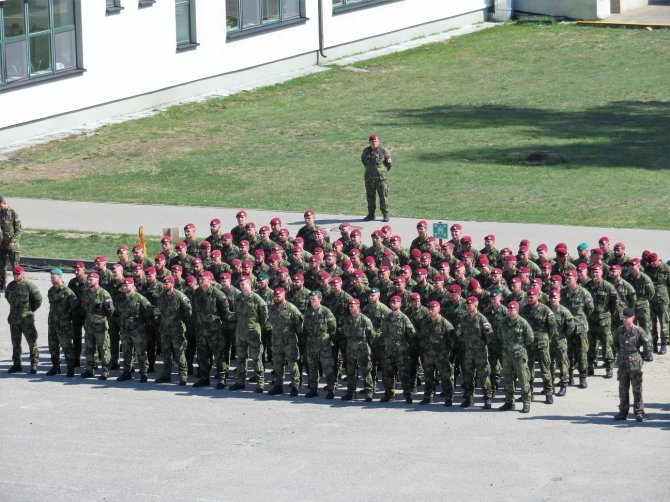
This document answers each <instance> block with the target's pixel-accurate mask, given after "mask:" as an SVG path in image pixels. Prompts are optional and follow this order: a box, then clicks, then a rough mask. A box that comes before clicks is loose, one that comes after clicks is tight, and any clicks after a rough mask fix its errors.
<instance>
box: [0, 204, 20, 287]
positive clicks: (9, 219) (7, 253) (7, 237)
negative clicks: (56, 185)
mask: <svg viewBox="0 0 670 502" xmlns="http://www.w3.org/2000/svg"><path fill="white" fill-rule="evenodd" d="M0 233H1V234H2V235H0V292H2V291H4V289H5V286H6V284H7V260H8V259H9V263H10V264H11V267H12V268H14V267H15V266H16V265H18V264H19V261H20V259H21V254H20V252H19V238H20V237H21V220H20V219H19V215H18V213H17V212H16V211H14V210H13V209H12V208H7V209H6V210H4V211H0ZM10 243H13V244H14V248H13V249H9V245H10Z"/></svg>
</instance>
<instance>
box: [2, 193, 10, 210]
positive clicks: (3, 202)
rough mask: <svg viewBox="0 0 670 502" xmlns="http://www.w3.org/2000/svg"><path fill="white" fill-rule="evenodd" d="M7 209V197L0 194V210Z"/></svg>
mask: <svg viewBox="0 0 670 502" xmlns="http://www.w3.org/2000/svg"><path fill="white" fill-rule="evenodd" d="M7 209H9V204H8V203H7V199H5V198H4V197H3V196H2V195H0V211H7Z"/></svg>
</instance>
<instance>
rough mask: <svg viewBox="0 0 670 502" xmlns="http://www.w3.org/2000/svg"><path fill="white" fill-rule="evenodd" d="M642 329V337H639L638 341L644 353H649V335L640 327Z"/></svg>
mask: <svg viewBox="0 0 670 502" xmlns="http://www.w3.org/2000/svg"><path fill="white" fill-rule="evenodd" d="M640 331H641V332H642V333H641V334H640V338H639V342H638V343H639V345H642V353H643V354H644V355H648V354H649V348H650V347H649V337H647V334H646V333H645V332H644V330H643V329H641V328H640ZM639 345H638V346H639Z"/></svg>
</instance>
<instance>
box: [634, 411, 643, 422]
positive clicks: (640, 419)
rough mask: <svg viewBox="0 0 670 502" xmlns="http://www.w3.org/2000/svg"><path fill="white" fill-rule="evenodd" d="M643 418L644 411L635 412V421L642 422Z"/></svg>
mask: <svg viewBox="0 0 670 502" xmlns="http://www.w3.org/2000/svg"><path fill="white" fill-rule="evenodd" d="M643 420H644V413H636V414H635V421H636V422H642V421H643Z"/></svg>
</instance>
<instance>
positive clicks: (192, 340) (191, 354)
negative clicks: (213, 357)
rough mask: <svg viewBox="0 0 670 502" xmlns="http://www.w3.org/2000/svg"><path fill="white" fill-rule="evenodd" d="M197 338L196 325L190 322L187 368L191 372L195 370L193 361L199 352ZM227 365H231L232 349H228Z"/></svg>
mask: <svg viewBox="0 0 670 502" xmlns="http://www.w3.org/2000/svg"><path fill="white" fill-rule="evenodd" d="M196 340H197V336H196V334H195V323H193V322H189V323H187V324H186V353H185V355H186V366H187V368H188V370H189V372H192V370H193V360H194V359H195V354H196V350H197V348H198V347H197V345H198V344H197V343H196ZM224 359H225V353H224ZM226 364H230V348H229V349H228V359H226Z"/></svg>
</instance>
